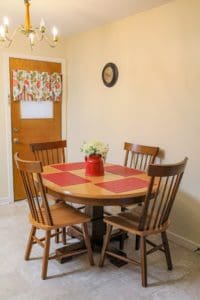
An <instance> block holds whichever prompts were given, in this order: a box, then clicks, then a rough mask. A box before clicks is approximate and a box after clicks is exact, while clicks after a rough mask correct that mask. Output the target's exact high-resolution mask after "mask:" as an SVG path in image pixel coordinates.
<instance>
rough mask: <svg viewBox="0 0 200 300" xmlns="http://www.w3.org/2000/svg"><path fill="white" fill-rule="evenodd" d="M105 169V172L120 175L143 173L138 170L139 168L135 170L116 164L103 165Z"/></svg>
mask: <svg viewBox="0 0 200 300" xmlns="http://www.w3.org/2000/svg"><path fill="white" fill-rule="evenodd" d="M105 170H106V172H109V173H113V174H115V175H121V176H124V177H128V176H133V175H138V174H142V173H144V172H142V171H139V170H135V169H131V168H127V167H122V166H117V165H115V166H108V167H105Z"/></svg>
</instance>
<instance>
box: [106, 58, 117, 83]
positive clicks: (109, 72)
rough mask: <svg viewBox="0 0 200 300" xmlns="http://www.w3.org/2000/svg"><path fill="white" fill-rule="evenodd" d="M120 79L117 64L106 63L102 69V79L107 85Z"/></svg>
mask: <svg viewBox="0 0 200 300" xmlns="http://www.w3.org/2000/svg"><path fill="white" fill-rule="evenodd" d="M117 79H118V69H117V66H116V65H115V64H113V63H108V64H106V65H105V67H104V68H103V71H102V80H103V83H104V84H105V86H107V87H111V86H113V85H114V84H115V83H116V82H117Z"/></svg>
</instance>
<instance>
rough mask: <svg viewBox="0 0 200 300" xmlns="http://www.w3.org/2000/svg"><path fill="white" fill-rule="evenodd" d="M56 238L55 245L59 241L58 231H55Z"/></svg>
mask: <svg viewBox="0 0 200 300" xmlns="http://www.w3.org/2000/svg"><path fill="white" fill-rule="evenodd" d="M55 233H56V236H55V243H56V244H58V243H59V241H60V239H59V229H56V230H55Z"/></svg>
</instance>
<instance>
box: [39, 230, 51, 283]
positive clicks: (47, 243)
mask: <svg viewBox="0 0 200 300" xmlns="http://www.w3.org/2000/svg"><path fill="white" fill-rule="evenodd" d="M50 239H51V231H50V230H49V231H46V236H45V246H44V254H43V260H42V274H41V277H42V279H46V276H47V268H48V260H49V249H50Z"/></svg>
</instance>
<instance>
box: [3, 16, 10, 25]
mask: <svg viewBox="0 0 200 300" xmlns="http://www.w3.org/2000/svg"><path fill="white" fill-rule="evenodd" d="M3 24H4V25H5V26H8V25H9V19H8V17H4V18H3Z"/></svg>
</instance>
